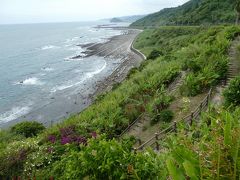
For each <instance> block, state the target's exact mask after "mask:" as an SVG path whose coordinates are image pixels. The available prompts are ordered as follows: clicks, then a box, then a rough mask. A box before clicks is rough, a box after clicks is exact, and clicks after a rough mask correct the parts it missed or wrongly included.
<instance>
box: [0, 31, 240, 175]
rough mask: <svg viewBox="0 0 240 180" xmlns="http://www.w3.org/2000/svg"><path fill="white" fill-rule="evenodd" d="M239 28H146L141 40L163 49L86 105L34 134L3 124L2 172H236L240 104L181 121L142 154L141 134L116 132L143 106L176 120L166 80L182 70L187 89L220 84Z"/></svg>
mask: <svg viewBox="0 0 240 180" xmlns="http://www.w3.org/2000/svg"><path fill="white" fill-rule="evenodd" d="M239 33H240V29H239V28H238V27H235V26H231V27H230V26H229V27H224V26H221V27H161V28H159V29H155V30H146V31H144V32H143V33H142V34H141V35H140V37H139V38H138V39H137V41H136V43H135V47H136V48H138V49H140V50H141V51H142V52H144V53H145V54H146V55H147V56H149V55H150V54H155V53H152V52H154V51H155V52H156V50H157V51H158V52H160V53H158V56H157V57H154V58H149V59H148V60H147V61H145V62H144V63H143V64H142V66H141V67H139V68H138V69H135V71H133V72H134V73H132V74H129V76H128V79H126V80H125V81H124V82H123V83H122V84H120V85H119V86H118V87H115V88H114V90H113V91H112V92H110V93H108V94H102V95H100V96H99V97H98V98H97V100H96V102H95V103H94V104H93V105H92V106H90V107H89V108H87V109H86V110H85V111H83V112H82V113H80V114H79V115H75V116H73V117H71V118H69V119H67V120H66V121H64V122H63V123H62V124H58V125H56V126H54V127H52V128H49V129H47V130H45V131H44V132H43V133H41V134H40V135H38V136H36V137H32V138H28V137H26V134H24V133H18V132H19V131H15V132H14V131H0V138H1V141H0V179H1V178H3V177H13V176H17V175H20V176H23V177H25V178H26V177H33V176H37V177H41V178H43V179H44V178H46V179H48V178H49V177H51V176H54V177H55V178H56V179H82V178H84V177H85V178H90V179H148V178H149V179H157V178H158V179H161V178H162V179H167V177H169V176H171V177H172V178H174V177H182V178H183V179H184V177H187V176H188V177H191V178H195V179H196V178H200V177H202V179H212V178H213V177H215V176H219V177H224V178H232V177H237V176H238V174H239V165H238V164H237V162H238V161H237V159H238V158H239V154H238V153H237V152H238V149H239V146H233V144H236V143H239V142H238V138H236V137H238V136H239V132H240V131H239V122H238V120H237V117H238V115H239V111H240V110H239V109H236V111H235V110H234V113H232V114H230V113H228V112H226V111H225V110H222V111H221V112H220V113H219V112H218V111H215V110H214V109H213V110H211V111H210V112H209V114H208V115H206V116H204V117H203V119H202V123H201V124H200V126H196V127H195V126H194V127H192V128H190V129H189V127H188V126H187V125H185V124H182V125H181V124H179V125H178V126H179V127H182V128H181V129H182V130H181V131H179V132H178V134H177V135H175V134H172V135H171V136H169V138H168V139H167V140H166V141H163V142H161V144H162V145H163V146H164V149H165V151H164V152H163V153H161V154H155V153H154V152H153V151H151V150H147V151H145V152H139V153H137V154H135V153H133V152H132V145H133V144H134V143H135V140H134V139H131V138H130V139H129V138H127V139H125V140H122V141H117V140H116V139H115V138H116V137H117V135H119V134H120V133H121V132H122V131H123V130H124V129H125V128H126V127H127V126H128V124H129V123H131V122H133V121H134V120H135V119H136V118H137V117H138V116H139V115H141V114H142V113H147V114H149V115H150V116H152V117H153V118H154V117H156V116H159V118H157V120H158V119H160V120H161V119H162V118H164V120H166V121H171V119H172V118H173V116H174V114H172V112H171V111H169V110H168V106H169V104H170V103H171V101H172V97H171V96H168V95H167V93H166V87H167V86H168V85H169V84H170V83H171V82H172V81H173V80H174V79H175V78H176V77H177V75H178V74H179V73H180V72H181V71H186V72H187V77H186V79H185V80H184V84H183V86H182V87H181V89H182V92H183V93H186V95H189V96H194V95H196V94H198V93H201V92H202V91H205V90H206V89H208V88H209V87H212V86H214V85H216V84H217V83H218V82H219V80H220V79H221V78H224V76H225V75H226V70H227V63H228V58H227V49H228V48H229V46H230V43H231V41H232V40H233V39H234V38H235V37H236V36H237V35H238V34H239ZM17 127H19V126H17ZM23 127H24V128H22V126H20V128H17V129H20V130H21V132H22V130H23V129H24V131H23V132H25V129H28V128H26V127H29V125H25V126H23ZM30 127H31V126H30ZM13 129H16V128H13ZM187 130H189V131H187ZM36 134H37V133H36ZM34 135H35V134H34ZM176 147H177V148H176ZM216 149H217V150H218V151H216ZM179 154H180V155H181V156H179ZM205 157H207V159H204V158H205ZM174 179H177V178H174Z"/></svg>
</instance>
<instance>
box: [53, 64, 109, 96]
mask: <svg viewBox="0 0 240 180" xmlns="http://www.w3.org/2000/svg"><path fill="white" fill-rule="evenodd" d="M106 66H107V62H106V61H104V65H103V66H102V67H101V68H100V69H98V70H96V71H94V72H89V73H87V74H86V76H85V77H84V78H83V79H82V80H81V81H79V82H77V83H74V84H70V85H61V86H57V87H54V88H52V89H51V91H50V92H51V93H55V92H57V91H62V90H65V89H68V88H71V87H74V86H77V85H79V84H81V83H83V82H84V81H86V80H87V79H89V78H92V77H93V76H94V75H96V74H99V73H100V72H102V71H103V70H104V69H105V68H106Z"/></svg>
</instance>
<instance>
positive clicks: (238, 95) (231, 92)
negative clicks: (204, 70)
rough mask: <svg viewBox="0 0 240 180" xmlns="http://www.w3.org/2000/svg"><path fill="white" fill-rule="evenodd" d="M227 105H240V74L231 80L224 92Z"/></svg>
mask: <svg viewBox="0 0 240 180" xmlns="http://www.w3.org/2000/svg"><path fill="white" fill-rule="evenodd" d="M223 95H224V98H225V105H226V106H239V105H240V76H238V77H237V78H235V79H233V80H232V81H231V82H230V85H229V87H228V88H227V89H226V90H225V91H224V93H223Z"/></svg>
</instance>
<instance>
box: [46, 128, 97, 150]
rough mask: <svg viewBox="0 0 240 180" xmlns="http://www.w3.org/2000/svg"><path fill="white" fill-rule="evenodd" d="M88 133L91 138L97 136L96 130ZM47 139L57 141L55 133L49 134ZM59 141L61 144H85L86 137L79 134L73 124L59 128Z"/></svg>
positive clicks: (52, 141)
mask: <svg viewBox="0 0 240 180" xmlns="http://www.w3.org/2000/svg"><path fill="white" fill-rule="evenodd" d="M90 135H91V137H92V138H95V139H96V138H97V133H96V132H92V133H91V134H90ZM48 141H49V142H51V143H52V144H54V143H56V141H57V137H56V136H55V135H49V136H48ZM60 143H61V144H62V145H65V144H73V143H75V144H77V145H79V144H83V145H87V138H86V137H84V136H80V135H79V134H78V133H77V131H76V130H75V127H74V126H69V127H65V128H61V129H60Z"/></svg>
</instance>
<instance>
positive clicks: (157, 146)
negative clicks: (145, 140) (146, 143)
mask: <svg viewBox="0 0 240 180" xmlns="http://www.w3.org/2000/svg"><path fill="white" fill-rule="evenodd" d="M155 139H156V149H157V151H159V149H160V148H159V143H158V140H159V139H158V133H155Z"/></svg>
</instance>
